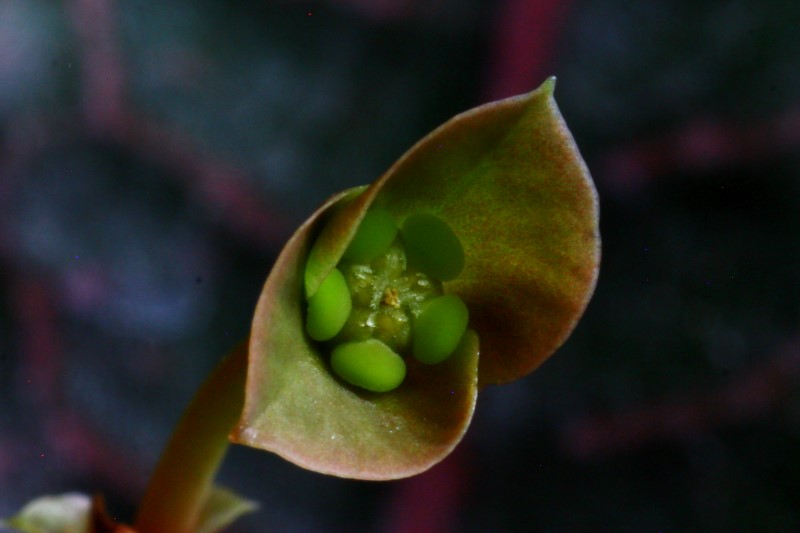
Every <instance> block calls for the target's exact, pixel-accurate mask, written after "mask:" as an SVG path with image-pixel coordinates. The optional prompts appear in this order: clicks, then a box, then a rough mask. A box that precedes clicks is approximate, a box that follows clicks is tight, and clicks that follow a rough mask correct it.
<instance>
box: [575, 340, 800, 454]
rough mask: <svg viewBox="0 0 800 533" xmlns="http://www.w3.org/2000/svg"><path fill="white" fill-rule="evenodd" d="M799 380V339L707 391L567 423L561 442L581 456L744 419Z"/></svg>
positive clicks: (779, 401)
mask: <svg viewBox="0 0 800 533" xmlns="http://www.w3.org/2000/svg"><path fill="white" fill-rule="evenodd" d="M798 383H800V338H795V339H792V340H791V341H789V342H787V343H786V344H785V345H783V346H782V347H781V348H780V350H779V351H778V353H777V354H776V355H774V356H773V357H772V358H771V359H770V360H769V361H768V362H767V363H765V364H763V365H762V366H760V367H757V368H753V369H751V370H750V371H747V372H744V373H742V374H741V375H738V376H735V377H733V378H731V379H730V380H729V381H728V383H726V384H725V385H723V386H721V387H720V388H718V389H717V390H716V391H714V392H711V393H709V394H698V395H695V396H690V397H684V398H676V399H673V400H667V401H665V402H663V403H660V404H656V405H651V406H647V407H643V408H639V409H634V410H632V411H629V412H626V413H618V414H609V415H589V416H586V417H584V418H580V419H577V420H574V421H572V422H571V423H569V424H568V425H567V426H566V427H565V429H564V431H563V432H562V434H561V445H562V447H563V448H564V449H565V451H567V452H568V453H569V454H571V455H573V456H576V457H577V458H580V459H587V458H591V457H596V456H602V455H608V454H615V453H624V452H627V451H629V450H632V449H637V448H640V447H642V446H645V445H647V444H649V443H651V442H654V441H674V440H675V439H686V438H691V437H692V436H698V435H703V434H707V433H709V432H712V431H715V430H717V429H720V428H723V427H725V426H729V425H734V424H741V423H747V422H749V421H752V420H756V419H758V418H763V417H766V416H768V415H769V414H770V413H772V412H774V411H777V410H779V409H781V408H783V407H784V406H785V405H786V399H787V397H788V396H789V395H790V393H791V392H792V391H794V390H796V389H797V386H798Z"/></svg>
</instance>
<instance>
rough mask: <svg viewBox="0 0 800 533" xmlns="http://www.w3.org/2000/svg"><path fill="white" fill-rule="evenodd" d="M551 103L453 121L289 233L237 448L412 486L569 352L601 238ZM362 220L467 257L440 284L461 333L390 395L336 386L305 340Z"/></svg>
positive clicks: (319, 351)
mask: <svg viewBox="0 0 800 533" xmlns="http://www.w3.org/2000/svg"><path fill="white" fill-rule="evenodd" d="M554 87H555V80H554V79H552V78H551V79H549V80H548V81H546V82H545V83H544V84H543V85H542V86H541V87H539V88H538V89H537V90H535V91H533V92H531V93H528V94H525V95H522V96H518V97H514V98H509V99H506V100H502V101H499V102H494V103H491V104H487V105H484V106H481V107H478V108H476V109H473V110H471V111H467V112H465V113H463V114H461V115H458V116H456V117H455V118H453V119H451V120H450V121H448V122H447V123H445V124H444V125H442V126H441V127H439V128H438V129H436V130H435V131H433V132H432V133H431V134H429V135H428V136H426V137H425V138H423V139H422V140H421V141H419V142H418V143H417V144H416V145H415V146H414V147H413V148H411V150H409V151H408V152H407V153H406V154H405V155H403V156H402V157H401V158H400V159H399V160H398V161H397V162H396V163H395V164H394V165H393V166H392V167H391V168H390V169H389V170H388V171H387V172H386V173H385V174H384V175H383V176H382V177H381V178H380V179H378V180H377V181H376V182H375V183H373V184H372V185H370V186H369V187H359V188H356V189H352V190H349V191H345V192H343V193H340V194H338V195H336V196H334V197H332V198H331V199H330V200H329V201H328V202H326V203H325V205H323V206H322V207H321V208H320V209H319V210H318V211H317V212H316V213H314V214H313V215H312V216H311V218H310V219H309V220H308V221H306V223H304V224H303V225H302V226H301V227H300V228H299V229H298V230H297V232H296V233H295V235H294V236H293V237H292V238H291V240H290V241H289V243H287V245H286V247H285V248H284V250H283V252H282V253H281V255H280V257H279V258H278V260H277V262H276V264H275V266H274V268H273V271H272V273H271V274H270V276H269V278H268V279H267V282H266V284H265V286H264V290H263V291H262V294H261V298H260V300H259V303H258V306H257V309H256V312H255V316H254V321H253V328H252V331H251V341H250V362H249V369H248V377H247V390H246V396H245V408H244V411H243V414H242V418H241V420H240V423H239V425H238V427H237V428H236V429H235V430H234V432H233V435H232V439H233V440H234V441H235V442H238V443H241V444H246V445H250V446H255V447H258V448H262V449H266V450H270V451H273V452H275V453H278V454H279V455H281V456H283V457H285V458H287V459H289V460H291V461H293V462H295V463H296V464H298V465H300V466H303V467H306V468H309V469H312V470H316V471H319V472H324V473H329V474H334V475H339V476H343V477H354V478H361V479H394V478H399V477H405V476H409V475H413V474H416V473H419V472H421V471H423V470H425V469H427V468H429V467H430V466H432V465H433V464H435V463H436V462H438V461H440V460H441V459H442V458H444V457H445V456H446V455H447V454H448V453H449V452H450V451H451V450H452V449H453V448H454V447H455V445H456V444H457V443H458V441H459V440H460V439H461V438H462V436H463V434H464V432H465V431H466V429H467V427H468V425H469V421H470V420H471V417H472V413H473V411H474V407H475V401H476V398H477V391H478V388H479V387H480V386H485V385H490V384H500V383H506V382H510V381H513V380H515V379H518V378H520V377H522V376H524V375H526V374H528V373H530V372H531V371H533V370H534V369H535V368H536V367H538V366H539V365H540V364H541V363H542V362H543V361H544V360H545V359H547V357H549V356H550V355H551V354H552V353H553V352H554V351H555V350H556V349H557V348H558V347H559V346H560V345H561V344H562V343H563V342H564V340H565V339H566V338H567V337H568V336H569V334H570V333H571V331H572V330H573V328H574V327H575V325H576V323H577V321H578V319H579V318H580V316H581V314H582V313H583V311H584V309H585V307H586V305H587V303H588V301H589V298H590V297H591V294H592V292H593V290H594V286H595V283H596V280H597V272H598V266H599V259H600V237H599V232H598V206H597V196H596V192H595V189H594V185H593V183H592V181H591V177H590V175H589V172H588V170H587V168H586V166H585V164H584V162H583V160H582V159H581V156H580V154H579V152H578V149H577V147H576V146H575V143H574V141H573V139H572V136H571V134H570V133H569V130H568V129H567V127H566V124H565V123H564V121H563V119H562V117H561V115H560V113H559V111H558V108H557V106H556V103H555V100H554V99H553V90H554ZM370 208H372V209H380V210H382V211H385V212H388V213H389V214H391V216H392V217H393V218H394V220H396V221H397V225H398V227H399V228H401V235H402V232H403V227H404V223H405V222H406V221H407V220H408V219H409V218H410V217H416V216H418V215H419V214H427V215H431V216H433V217H436V218H438V219H440V220H441V221H443V222H444V223H445V224H446V225H447V227H449V228H450V229H451V230H452V232H453V234H454V235H455V236H456V237H457V239H458V241H459V242H460V245H461V246H462V247H463V254H464V258H463V267H462V265H461V264H456V267H457V268H452V267H451V266H449V265H446V267H447V268H450V269H451V270H452V271H455V270H458V272H456V274H457V276H455V277H452V276H451V275H449V274H448V273H447V272H445V275H444V277H445V278H451V279H442V280H441V281H443V282H444V283H443V290H444V292H445V294H449V295H453V296H455V297H457V298H458V299H459V300H460V301H462V302H463V303H464V304H465V306H466V308H467V310H468V317H469V318H468V320H469V326H468V328H469V329H467V331H466V333H465V334H464V335H463V337H462V338H461V340H460V343H459V344H458V346H457V347H456V349H455V351H454V353H452V354H451V355H449V356H447V357H446V359H445V360H444V361H443V362H441V363H439V364H435V365H428V364H424V363H421V362H418V361H416V360H415V359H414V358H409V359H407V360H406V364H407V373H406V377H405V381H404V382H403V383H402V385H400V386H398V387H397V388H396V389H394V390H391V391H389V392H385V393H373V392H368V391H364V390H362V389H359V388H357V387H352V386H350V385H348V384H347V383H344V382H343V380H341V379H339V378H338V377H336V375H335V374H334V373H333V372H332V371H331V368H330V358H329V353H328V352H327V350H325V349H324V348H323V347H322V346H321V345H320V344H318V343H316V342H314V341H313V340H312V339H310V338H309V337H308V336H307V335H306V333H305V328H304V324H305V316H304V302H305V298H311V297H313V295H314V293H315V292H316V291H317V290H319V287H320V285H321V284H322V283H323V281H324V280H325V279H326V278H327V276H328V275H329V274H330V272H331V271H332V270H333V269H334V268H335V267H336V265H337V264H338V263H339V260H340V259H341V258H342V256H343V254H344V253H345V250H347V248H348V246H349V244H350V242H351V241H352V240H353V238H354V235H356V233H357V230H358V227H359V224H360V222H361V220H362V219H363V217H364V216H365V214H366V213H367V212H368V209H370ZM411 221H412V227H413V222H414V219H411ZM457 263H460V261H458V262H457ZM448 272H449V271H448ZM459 327H460V326H459ZM412 334H413V333H412ZM479 345H480V350H479ZM479 351H480V359H479V358H478V352H479Z"/></svg>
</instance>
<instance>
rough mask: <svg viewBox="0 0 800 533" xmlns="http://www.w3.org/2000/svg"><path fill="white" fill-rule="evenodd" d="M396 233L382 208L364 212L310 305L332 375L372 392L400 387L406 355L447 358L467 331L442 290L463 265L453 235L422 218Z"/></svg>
mask: <svg viewBox="0 0 800 533" xmlns="http://www.w3.org/2000/svg"><path fill="white" fill-rule="evenodd" d="M401 232H402V235H398V231H397V226H396V223H395V221H394V218H393V217H392V216H391V215H390V214H389V213H388V212H387V211H383V210H376V209H372V210H370V211H368V212H367V214H366V215H365V216H364V218H363V221H362V226H360V227H359V229H358V230H357V231H356V235H355V237H354V238H353V241H351V244H350V245H349V246H348V249H347V251H346V252H345V254H344V256H343V257H342V260H341V261H340V263H339V264H338V265H337V267H336V269H334V270H333V271H332V273H331V275H330V276H329V277H328V278H326V279H325V281H323V283H322V285H321V286H320V288H319V290H318V291H317V293H315V294H314V296H312V297H311V298H310V299H309V300H308V304H309V305H308V316H307V317H306V329H307V330H308V333H309V336H310V337H311V338H312V339H315V340H318V341H325V346H326V347H327V348H328V349H329V350H330V353H331V368H332V369H333V371H334V373H335V374H336V375H337V376H339V378H341V379H342V380H344V381H346V382H348V383H350V384H351V385H355V386H357V387H360V388H363V389H366V390H368V391H372V392H387V391H390V390H392V389H394V388H396V387H398V386H399V385H400V384H401V383H402V381H403V379H404V378H405V375H406V363H405V359H404V357H411V356H412V355H413V356H414V357H415V358H416V359H418V360H419V361H421V362H423V363H425V364H437V363H440V362H442V361H444V360H446V359H447V358H448V357H449V356H450V355H451V354H452V353H453V352H454V351H455V349H456V347H457V346H458V344H459V342H460V340H461V338H462V337H463V335H464V332H465V331H466V328H467V322H468V316H469V315H468V312H467V307H466V305H465V304H464V302H463V301H461V299H460V298H458V297H457V296H455V295H445V294H444V291H443V287H442V281H446V280H450V279H453V278H454V277H456V276H457V275H458V274H459V273H460V272H461V270H462V268H463V266H464V252H463V249H462V248H461V243H460V242H459V240H458V238H457V237H456V236H455V234H454V233H453V231H452V230H451V229H450V227H449V226H448V225H447V224H446V223H445V222H444V221H442V220H440V219H438V218H437V217H435V216H433V215H427V214H424V215H412V216H410V217H408V218H407V219H406V223H405V224H404V225H403V228H402V229H401ZM390 237H391V240H389V242H388V243H387V242H386V240H387V239H389V238H390ZM411 248H413V249H414V250H415V251H414V252H413V253H412V252H411ZM414 254H416V256H415V255H414ZM412 257H417V259H416V260H415V261H413V262H412ZM329 280H331V281H329ZM318 298H320V301H317V299H318ZM337 300H341V305H337V304H336V301H337Z"/></svg>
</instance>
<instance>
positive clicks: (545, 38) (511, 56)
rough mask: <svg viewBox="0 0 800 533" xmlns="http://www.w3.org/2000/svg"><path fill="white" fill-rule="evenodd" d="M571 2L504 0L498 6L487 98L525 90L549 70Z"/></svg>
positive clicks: (510, 94)
mask: <svg viewBox="0 0 800 533" xmlns="http://www.w3.org/2000/svg"><path fill="white" fill-rule="evenodd" d="M570 7H571V3H570V2H569V1H567V0H535V1H532V0H505V2H504V3H503V5H502V6H500V7H499V8H498V9H497V10H496V17H497V18H496V20H495V23H494V25H493V28H492V32H491V41H490V43H489V53H490V56H489V61H488V68H487V73H486V83H485V89H484V92H485V96H484V100H485V101H487V102H488V101H491V100H499V99H500V98H506V97H509V96H513V95H516V94H521V93H526V92H528V91H530V90H532V89H534V88H535V87H538V86H539V85H540V84H541V83H542V81H544V79H545V78H546V77H548V76H550V75H552V74H554V73H553V72H551V71H550V69H551V65H552V62H553V59H554V57H555V50H556V47H557V45H558V41H559V37H560V36H561V35H562V33H563V32H562V31H561V30H562V29H563V27H564V23H565V22H566V20H567V15H568V13H569V10H570Z"/></svg>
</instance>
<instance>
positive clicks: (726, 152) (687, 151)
mask: <svg viewBox="0 0 800 533" xmlns="http://www.w3.org/2000/svg"><path fill="white" fill-rule="evenodd" d="M798 146H800V107H796V108H794V109H789V110H787V111H785V112H783V113H782V114H780V115H778V116H776V117H773V118H770V119H767V120H762V121H761V122H757V123H755V124H749V125H741V124H730V123H724V122H722V121H720V120H716V119H712V118H707V117H706V118H703V117H697V118H695V119H694V120H692V121H689V122H688V123H687V124H685V125H684V126H683V127H682V129H680V130H677V131H675V132H672V133H668V134H667V135H665V136H663V137H660V138H657V139H652V140H647V141H637V142H633V143H631V144H629V145H627V146H623V147H621V148H618V149H615V150H613V151H611V153H609V154H607V155H606V156H605V157H603V158H602V159H601V160H600V161H599V165H598V166H599V169H600V174H601V175H602V176H604V182H605V183H606V184H607V185H608V186H609V187H610V188H611V190H612V192H619V193H625V192H637V191H638V190H640V189H641V188H642V187H643V186H644V185H645V184H646V183H647V182H648V181H651V180H653V179H654V178H657V177H662V176H666V175H668V174H674V173H677V172H696V173H707V172H709V171H713V170H714V169H720V168H726V167H728V168H729V167H733V166H734V165H737V164H743V163H751V162H753V161H758V160H760V159H766V158H769V157H775V156H779V155H781V154H786V153H791V152H792V151H794V150H797V148H798Z"/></svg>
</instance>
